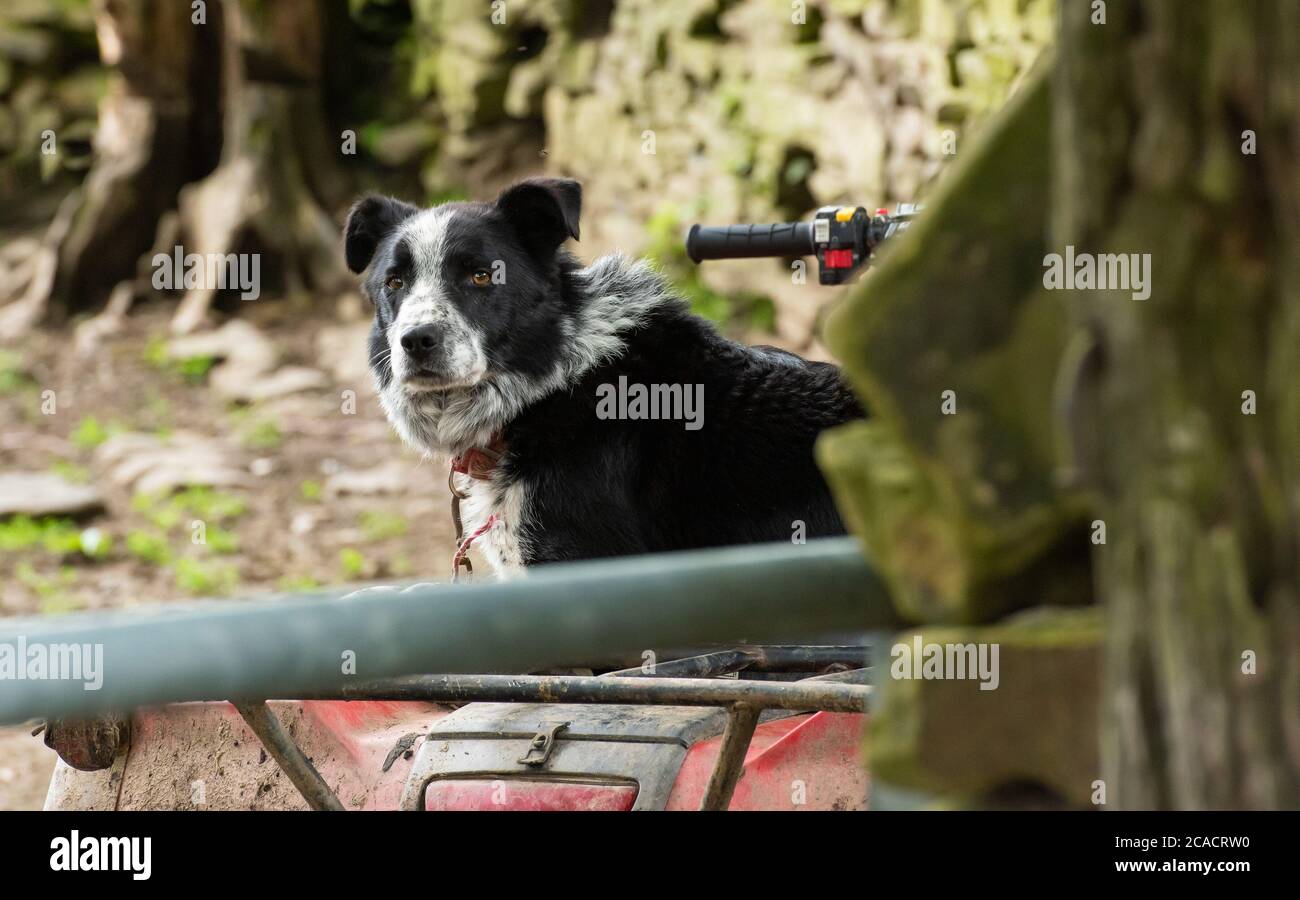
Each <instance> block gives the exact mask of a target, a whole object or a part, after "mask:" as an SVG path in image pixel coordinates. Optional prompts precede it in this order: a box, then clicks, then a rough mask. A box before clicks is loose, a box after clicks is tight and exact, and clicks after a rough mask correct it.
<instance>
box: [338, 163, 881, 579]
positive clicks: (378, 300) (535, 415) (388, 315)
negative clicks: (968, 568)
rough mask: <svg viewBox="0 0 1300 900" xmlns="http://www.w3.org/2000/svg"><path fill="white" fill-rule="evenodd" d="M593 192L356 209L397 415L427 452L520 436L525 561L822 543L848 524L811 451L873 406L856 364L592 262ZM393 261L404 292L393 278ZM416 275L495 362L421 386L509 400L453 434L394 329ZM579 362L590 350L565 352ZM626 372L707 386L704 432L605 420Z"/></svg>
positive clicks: (636, 378) (376, 347) (516, 479)
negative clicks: (738, 331) (852, 372)
mask: <svg viewBox="0 0 1300 900" xmlns="http://www.w3.org/2000/svg"><path fill="white" fill-rule="evenodd" d="M580 196H581V194H580V188H579V187H578V185H577V184H576V182H569V181H562V180H555V179H537V180H533V181H528V182H523V183H522V184H520V185H517V186H515V187H514V188H512V189H510V190H508V191H507V192H506V193H505V194H503V195H502V197H501V198H499V199H498V201H497V202H496V203H495V204H454V205H450V206H451V207H452V208H451V209H450V210H449V211H448V213H447V214H446V215H442V217H441V218H440V219H439V220H438V224H437V228H433V227H432V226H429V227H425V228H423V229H421V228H405V229H404V228H403V227H402V226H403V223H408V222H410V221H413V220H414V219H415V217H417V216H418V214H419V211H418V210H416V209H415V208H414V207H410V206H407V205H406V204H402V203H400V202H398V201H393V200H386V199H384V198H373V197H372V198H367V199H366V200H363V201H361V202H360V203H358V204H357V206H356V207H354V209H353V212H352V214H351V215H350V216H349V220H348V224H347V228H346V232H347V237H346V257H347V262H348V265H349V266H350V267H351V268H352V269H353V270H354V271H362V270H364V269H366V268H367V267H369V268H370V274H369V276H368V278H367V279H366V282H365V285H366V291H367V293H368V294H369V295H370V296H371V298H372V299H373V300H374V301H375V305H376V318H375V327H374V331H373V332H372V336H371V365H372V369H373V371H374V375H375V379H376V383H377V384H378V386H379V388H380V391H381V396H383V397H385V398H387V399H386V402H385V408H386V410H387V411H388V413H389V415H390V418H392V419H393V420H394V424H395V425H396V426H397V427H398V430H399V431H400V432H401V433H402V434H403V436H404V437H406V438H407V440H408V441H410V442H412V443H415V444H417V445H418V446H420V449H423V450H425V451H428V452H441V453H446V454H453V453H460V452H464V451H465V450H466V449H468V448H469V447H472V446H475V445H480V446H481V445H483V444H484V443H486V442H487V441H488V440H489V438H490V437H491V436H492V435H493V434H500V435H501V436H502V437H503V438H504V444H505V447H506V453H505V456H504V458H503V459H502V461H501V463H500V464H499V466H498V467H497V470H496V471H495V473H494V474H493V477H492V481H491V486H490V489H491V491H492V492H493V496H492V497H491V500H492V501H493V502H494V503H495V504H496V506H497V507H498V508H501V507H502V506H504V504H505V496H506V494H507V492H508V491H509V490H510V489H511V488H512V487H514V488H519V487H522V488H523V493H522V496H523V497H524V498H525V499H524V501H523V503H522V506H519V505H517V506H516V507H515V508H514V513H515V515H516V516H520V515H521V514H522V518H523V521H516V522H513V523H508V524H510V526H511V527H512V529H513V533H514V535H515V540H516V541H517V546H518V553H517V554H516V559H515V560H514V561H515V562H517V563H522V564H524V565H533V564H538V563H546V562H553V561H559V560H573V559H589V558H593V557H600V556H615V555H623V554H632V553H647V552H657V551H668V550H682V549H687V548H696V547H710V546H720V545H727V544H743V543H752V542H759V541H788V540H790V539H791V537H792V535H794V534H795V533H796V528H797V526H796V523H797V522H802V523H804V533H805V534H806V536H807V537H809V538H814V537H819V536H825V535H834V534H842V533H843V531H844V526H843V523H842V521H841V520H840V517H839V514H838V513H837V511H836V509H835V506H834V504H833V502H832V500H831V496H830V493H829V491H828V489H827V486H826V483H825V481H824V479H823V477H822V475H821V472H820V471H819V470H818V468H817V466H816V464H815V462H814V459H813V443H814V441H815V439H816V437H817V435H818V434H819V433H820V432H821V431H822V430H823V429H826V428H829V427H832V426H835V425H838V424H841V423H843V422H846V421H848V420H851V419H855V418H860V417H862V415H863V411H862V409H861V407H860V405H859V404H858V402H857V400H856V398H855V397H854V396H853V394H852V392H851V391H850V390H849V388H848V387H847V385H846V384H845V383H844V381H843V379H842V378H841V375H840V372H839V370H838V369H837V368H836V367H834V366H832V365H830V364H828V363H817V362H807V361H805V360H803V359H801V358H799V357H798V356H795V355H793V354H790V353H786V352H784V351H781V350H777V349H775V348H770V347H745V346H742V345H740V344H737V343H735V342H733V341H730V340H727V339H725V338H723V337H722V336H720V335H719V334H718V333H717V331H716V330H715V329H714V327H713V325H711V324H710V323H708V322H707V321H705V320H704V319H701V318H699V317H697V316H695V315H692V314H691V313H690V311H689V309H688V308H687V306H686V304H685V303H684V302H683V301H682V300H680V299H678V298H676V297H674V296H673V295H672V294H671V292H670V291H669V289H668V288H667V287H666V285H664V283H663V282H662V280H661V279H659V278H658V276H657V275H654V274H653V273H652V272H650V271H649V270H647V269H646V268H644V267H643V266H637V265H633V264H630V263H627V262H626V261H623V260H621V259H619V258H605V259H602V260H600V261H598V262H597V263H596V264H595V265H593V266H592V267H591V268H589V269H582V268H581V267H580V266H579V264H578V263H577V262H576V260H574V258H573V257H572V256H571V255H570V254H568V253H567V252H566V251H564V250H563V249H562V248H561V246H560V245H561V244H562V242H563V240H564V239H565V238H566V237H576V236H577V230H578V229H577V217H578V207H579V203H580ZM440 215H441V214H440ZM429 235H435V237H429ZM421 240H426V241H433V242H435V243H437V245H438V253H437V254H436V265H435V266H432V267H433V268H436V269H437V273H438V275H437V279H436V281H435V283H436V284H437V290H436V292H434V293H436V294H437V296H436V298H434V299H432V300H431V299H429V298H430V296H431V293H430V291H429V290H422V289H421V288H420V287H419V281H418V278H425V280H426V281H428V278H429V277H432V276H428V273H427V272H425V275H418V272H420V271H424V270H421V269H419V266H418V265H417V264H416V263H413V262H412V259H411V258H412V256H416V257H418V256H419V255H420V253H421V252H422V249H427V248H421V247H419V246H414V247H413V246H411V242H412V241H415V242H419V241H421ZM427 255H429V254H427V253H426V256H427ZM431 258H434V257H431ZM494 261H504V267H505V271H506V272H508V273H509V275H508V277H507V278H506V280H505V283H504V284H493V285H492V286H491V287H490V288H485V287H474V286H473V284H474V283H471V282H470V281H469V280H468V276H467V275H466V273H467V272H470V271H474V270H475V267H478V268H479V269H483V268H484V267H486V266H490V264H491V263H492V262H494ZM425 268H426V269H428V268H430V264H428V263H426V264H425ZM393 273H398V276H396V277H398V280H399V282H400V284H401V287H399V288H398V289H396V290H392V289H390V287H389V285H391V284H393V283H396V282H394V281H392V280H391V279H392V278H393V277H394V275H393ZM402 273H406V274H402ZM426 276H428V277H426ZM408 279H409V280H416V284H415V285H414V286H411V285H408V283H407V280H408ZM407 290H417V291H421V293H420V303H422V304H425V305H424V306H423V307H421V308H422V309H426V310H431V311H434V312H437V313H438V314H439V315H442V316H443V318H442V319H440V321H446V322H454V323H457V327H461V328H463V329H464V330H465V331H467V332H468V333H472V336H471V337H469V338H466V339H465V340H466V341H467V342H468V343H467V344H466V346H468V344H472V343H474V342H475V341H477V342H478V345H480V346H481V347H482V353H481V354H480V356H481V357H482V359H483V362H482V364H481V366H480V368H484V367H485V371H483V372H481V373H480V374H479V376H477V377H478V378H479V382H478V383H477V386H474V387H469V388H462V387H453V388H452V389H450V391H448V392H447V393H446V394H443V393H440V391H439V390H437V389H432V390H429V391H428V392H426V393H421V394H418V395H416V397H417V400H418V401H419V402H421V403H425V404H427V405H431V406H435V407H437V408H438V409H439V410H441V409H446V408H449V407H443V406H441V405H440V404H443V403H450V402H452V401H451V400H444V399H442V398H444V397H446V398H449V397H451V396H452V395H453V394H452V392H454V391H457V390H460V391H466V392H473V391H477V392H479V393H478V394H475V395H474V396H479V395H481V396H482V398H483V399H482V401H481V404H480V405H481V406H482V408H483V409H484V410H487V409H488V408H489V407H490V408H491V409H492V410H493V411H494V412H493V413H492V414H486V413H485V414H483V415H482V416H480V418H481V420H482V421H481V422H480V421H471V420H473V418H474V415H476V414H477V413H465V412H464V411H463V410H462V411H461V412H460V413H458V415H461V416H462V417H463V418H465V420H466V422H468V423H469V424H468V425H467V427H465V428H461V429H459V430H456V431H454V432H450V431H449V432H446V433H443V430H442V429H439V428H438V427H437V426H436V425H434V424H430V423H433V422H434V421H435V420H436V419H437V414H434V413H423V412H421V413H418V414H413V413H411V412H410V411H409V409H407V408H406V406H405V404H406V403H407V398H408V397H409V396H410V395H408V394H407V393H403V392H402V391H403V388H402V378H408V379H409V378H411V377H412V373H414V375H415V377H416V379H417V381H418V380H419V377H420V376H421V372H423V370H420V371H416V369H417V366H416V363H414V362H411V361H408V360H406V359H403V360H402V361H401V362H402V364H403V366H404V370H403V372H402V373H401V375H400V377H399V375H398V374H397V373H395V371H394V369H395V367H394V361H393V359H392V356H393V355H395V354H401V353H403V350H402V348H401V347H399V346H396V343H397V339H398V338H399V337H400V335H397V334H395V331H401V330H402V328H404V327H405V326H404V325H399V326H397V327H396V328H394V322H395V321H396V320H397V317H398V315H399V313H400V312H401V304H402V302H403V299H404V298H403V296H402V294H403V292H404V291H407ZM619 303H625V304H627V306H628V308H629V309H631V308H635V313H634V314H631V315H629V316H628V317H627V320H626V322H625V323H624V324H625V326H626V327H622V328H620V329H617V330H616V331H615V332H613V337H614V338H616V339H615V340H613V341H612V342H611V341H608V340H605V337H608V336H604V337H602V339H601V342H599V343H598V342H596V341H591V342H589V343H590V344H591V345H592V346H597V344H598V345H599V346H600V347H601V348H604V351H605V352H600V353H590V352H587V356H585V357H584V356H583V352H586V351H581V349H580V348H582V347H586V346H587V345H586V344H583V343H582V340H581V339H580V338H581V336H582V335H583V334H584V329H588V330H593V329H596V328H597V327H598V326H599V327H602V328H603V327H607V322H605V323H603V324H602V322H598V321H597V319H598V318H599V317H600V316H601V315H602V314H604V313H608V315H606V316H605V318H608V316H609V315H614V314H615V313H616V311H617V310H618V309H619V308H620V307H619V306H618V304H619ZM438 304H442V305H441V306H438ZM435 307H436V309H435ZM433 314H434V313H433V312H430V313H429V315H433ZM447 316H450V317H451V318H447ZM404 333H405V332H404ZM610 347H613V348H614V349H613V350H612V351H610V350H609V348H610ZM460 352H462V353H463V356H464V358H469V356H471V355H472V354H471V353H470V351H469V350H467V349H464V348H461V351H460ZM433 354H434V357H435V363H432V364H431V365H433V366H434V367H435V368H436V367H437V365H438V362H437V360H441V359H442V358H443V356H450V355H454V352H453V351H448V350H447V349H446V347H445V346H444V345H440V349H436V350H435V351H433ZM439 354H443V356H440V355H439ZM588 357H589V358H588ZM458 358H459V357H458ZM570 358H573V359H579V358H581V359H582V364H577V363H575V364H572V365H569V364H567V363H565V362H564V361H565V360H568V359H570ZM588 363H589V364H588ZM558 371H565V372H566V373H567V377H559V376H557V375H556V373H557V372H558ZM620 376H622V377H624V378H626V379H627V383H628V384H642V385H653V384H680V385H686V386H691V385H695V384H702V385H703V400H704V408H703V427H701V428H700V429H699V430H688V429H687V428H685V427H684V423H683V422H682V421H681V420H673V419H659V420H644V419H643V420H628V419H624V420H620V419H601V418H598V416H597V413H596V410H597V403H598V399H599V397H600V395H599V393H598V388H600V386H601V385H615V384H617V383H618V381H619V378H620ZM430 377H434V376H432V375H431V376H430ZM442 377H443V378H444V379H453V378H454V377H457V376H453V375H443V376H442ZM489 382H493V383H494V384H491V385H489V384H488V383H489ZM503 385H504V387H503ZM534 388H535V389H534ZM461 396H464V397H468V396H470V393H464V394H462V395H461ZM503 398H505V399H503ZM521 398H522V399H521ZM466 403H467V404H468V405H469V407H470V408H471V409H477V406H475V405H474V404H472V403H469V401H466ZM403 410H405V411H403ZM442 415H446V413H442ZM417 420H418V421H417ZM412 422H416V424H411V423H412ZM435 432H437V433H438V435H439V436H437V437H435V436H434V434H435ZM467 527H472V523H467Z"/></svg>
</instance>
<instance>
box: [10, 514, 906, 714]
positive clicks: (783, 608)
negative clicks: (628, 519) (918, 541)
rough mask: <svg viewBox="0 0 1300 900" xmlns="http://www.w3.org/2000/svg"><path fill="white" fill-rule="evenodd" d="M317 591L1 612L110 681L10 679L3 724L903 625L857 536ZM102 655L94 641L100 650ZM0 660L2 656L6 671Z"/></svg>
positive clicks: (25, 635) (26, 635)
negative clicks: (30, 615) (107, 608)
mask: <svg viewBox="0 0 1300 900" xmlns="http://www.w3.org/2000/svg"><path fill="white" fill-rule="evenodd" d="M342 593H343V592H332V593H327V592H317V593H314V594H311V595H307V596H300V597H295V598H294V599H279V600H274V601H268V602H260V603H255V602H238V601H234V600H224V601H209V602H206V603H202V604H192V605H190V606H189V607H186V608H169V607H168V606H166V605H163V606H158V607H153V608H152V609H147V610H146V609H143V608H139V607H137V608H134V609H130V610H123V611H119V612H114V613H100V614H85V615H74V616H61V617H58V618H54V619H33V620H26V621H15V620H9V621H0V661H2V657H3V654H4V653H5V652H6V645H8V646H9V651H8V652H9V653H10V654H11V656H12V655H13V654H14V653H15V650H16V647H17V645H18V642H19V640H20V639H21V640H22V641H23V642H24V643H25V646H26V648H27V655H28V656H30V654H31V648H32V647H33V646H43V647H44V648H46V652H47V654H48V655H49V656H50V657H51V658H53V656H54V653H55V650H56V647H55V646H54V645H65V646H66V645H73V646H76V645H87V646H90V647H91V648H96V647H97V648H102V666H101V667H100V668H101V669H102V671H101V672H100V673H99V675H100V676H101V677H102V684H101V685H100V687H99V688H98V689H97V690H85V687H86V686H87V685H86V683H85V682H83V681H80V680H71V679H50V678H45V679H33V678H27V679H24V680H10V679H9V678H7V677H6V678H0V724H7V723H15V722H22V721H26V720H28V719H32V718H37V717H61V716H84V715H88V714H94V713H100V712H103V711H106V710H119V711H120V710H126V709H130V708H133V707H136V706H144V705H150V704H159V703H171V702H179V701H186V700H245V699H260V698H262V697H268V696H272V697H294V696H300V695H304V694H311V693H317V694H319V693H321V692H325V691H331V690H335V689H340V688H342V687H343V686H344V685H345V684H348V683H350V682H357V681H362V680H370V679H375V678H386V677H392V676H397V675H408V674H413V673H421V672H440V673H452V674H456V673H487V672H527V671H531V670H535V669H540V668H544V667H547V666H553V665H560V664H565V663H569V664H572V662H573V661H574V660H580V659H582V658H584V657H591V656H592V655H596V654H606V653H634V654H639V653H641V652H643V651H645V650H656V649H657V648H665V647H680V646H684V645H687V644H696V645H698V644H701V643H710V644H711V643H759V642H763V641H769V642H773V643H775V642H778V641H781V642H789V641H795V640H799V639H802V638H806V637H809V636H814V635H818V634H825V633H826V632H827V631H831V630H835V629H841V630H847V629H858V630H867V629H872V628H884V627H888V626H889V625H891V624H893V623H894V621H895V619H894V614H893V611H892V608H891V606H890V604H889V601H888V597H887V596H886V593H885V588H884V586H883V584H882V583H881V581H880V580H879V579H878V578H877V577H876V575H875V574H874V573H873V572H872V570H871V568H870V567H869V566H868V565H867V563H866V562H865V561H864V559H863V557H862V553H861V551H860V549H859V547H858V545H857V543H856V542H855V541H854V540H852V539H851V538H834V539H826V540H819V541H811V542H809V543H808V544H805V545H794V544H767V545H754V546H747V547H728V548H723V549H717V550H703V551H691V552H688V553H675V554H661V555H653V556H640V557H626V558H621V559H611V560H598V561H592V562H583V563H565V564H560V565H553V566H544V567H539V568H537V569H534V570H531V571H530V572H529V573H528V575H527V577H524V578H520V579H518V580H514V581H506V582H478V583H472V584H468V585H455V586H453V585H415V586H411V587H408V588H406V589H404V590H398V589H377V590H372V591H369V592H366V593H363V594H361V595H359V596H355V597H351V598H348V599H340V595H341V594H342ZM92 657H93V654H92ZM0 671H2V669H0Z"/></svg>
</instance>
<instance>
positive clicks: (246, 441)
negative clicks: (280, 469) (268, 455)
mask: <svg viewBox="0 0 1300 900" xmlns="http://www.w3.org/2000/svg"><path fill="white" fill-rule="evenodd" d="M240 441H241V443H243V445H244V446H245V447H247V448H248V449H249V450H274V449H276V448H277V447H279V446H280V445H281V444H283V443H284V434H283V433H282V432H281V431H280V426H279V425H277V424H275V423H274V422H272V421H271V420H270V419H263V420H261V421H260V422H257V423H255V424H253V425H252V426H251V427H250V428H248V429H246V430H245V431H244V432H243V433H242V434H241V436H240Z"/></svg>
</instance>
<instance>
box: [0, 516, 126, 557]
mask: <svg viewBox="0 0 1300 900" xmlns="http://www.w3.org/2000/svg"><path fill="white" fill-rule="evenodd" d="M87 534H89V532H86V531H83V530H82V529H81V527H80V526H79V525H77V523H76V522H73V521H72V520H71V519H63V518H57V517H53V516H45V517H42V518H39V519H33V518H31V517H29V516H14V517H13V518H12V519H9V520H7V521H4V522H0V552H8V553H20V552H23V551H27V550H36V549H40V550H43V551H44V552H46V553H50V554H54V555H57V556H67V555H69V554H73V553H75V554H78V555H80V556H83V557H85V558H87V559H103V558H104V557H105V556H107V555H108V552H109V550H110V549H111V546H112V542H111V541H110V540H108V538H107V536H105V535H100V534H98V532H96V534H95V537H96V538H97V539H96V540H93V541H92V540H87V539H86V538H85V535H87Z"/></svg>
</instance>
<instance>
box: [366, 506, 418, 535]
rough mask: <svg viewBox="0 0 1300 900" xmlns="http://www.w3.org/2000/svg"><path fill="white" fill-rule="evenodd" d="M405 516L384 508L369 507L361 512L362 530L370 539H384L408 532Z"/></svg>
mask: <svg viewBox="0 0 1300 900" xmlns="http://www.w3.org/2000/svg"><path fill="white" fill-rule="evenodd" d="M407 527H408V525H407V522H406V517H405V516H400V515H398V514H397V513H390V512H385V511H384V510H374V509H368V510H365V511H364V512H362V513H361V531H362V533H363V534H365V536H366V540H368V541H382V540H386V539H387V538H394V537H401V536H402V535H404V534H406V529H407Z"/></svg>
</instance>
